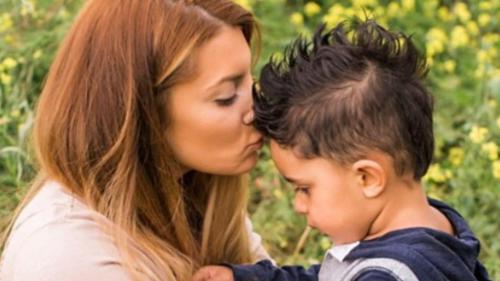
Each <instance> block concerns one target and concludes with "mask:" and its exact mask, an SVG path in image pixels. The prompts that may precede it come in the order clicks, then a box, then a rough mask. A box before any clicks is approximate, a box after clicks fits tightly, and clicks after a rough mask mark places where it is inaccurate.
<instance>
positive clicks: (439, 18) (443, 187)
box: [0, 0, 500, 280]
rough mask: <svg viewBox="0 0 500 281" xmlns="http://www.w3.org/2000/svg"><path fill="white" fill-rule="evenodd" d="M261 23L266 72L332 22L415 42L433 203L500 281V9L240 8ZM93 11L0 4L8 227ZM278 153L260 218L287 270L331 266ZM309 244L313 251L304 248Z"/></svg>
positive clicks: (366, 0) (281, 0)
mask: <svg viewBox="0 0 500 281" xmlns="http://www.w3.org/2000/svg"><path fill="white" fill-rule="evenodd" d="M237 2H239V3H241V4H242V5H244V6H246V7H247V8H249V9H251V10H252V11H253V12H254V13H255V15H256V16H257V18H258V20H259V22H260V24H261V30H262V52H261V56H260V60H259V63H258V65H257V66H256V69H255V76H256V77H257V75H258V71H259V68H260V67H261V66H262V64H263V63H265V62H266V61H267V60H268V59H269V56H270V55H273V54H274V55H276V56H280V55H282V53H281V52H282V51H283V48H284V47H285V46H286V45H287V44H288V43H290V41H291V40H292V39H293V38H295V37H296V36H298V35H302V36H309V35H310V34H311V33H312V32H313V31H314V30H315V27H316V26H317V25H318V24H320V23H321V22H326V23H327V25H330V26H332V25H334V24H336V23H338V22H340V21H342V20H344V19H346V18H349V17H352V16H361V17H364V16H365V15H368V16H370V17H373V18H375V19H376V20H377V21H379V22H380V23H381V24H383V25H384V26H386V27H388V28H390V29H392V30H399V31H404V32H405V33H409V34H412V35H413V38H414V40H415V41H416V43H417V45H418V47H419V48H420V49H421V50H422V51H423V52H425V54H426V55H427V57H428V62H429V64H430V65H431V71H430V73H429V79H428V85H429V87H430V88H431V89H432V92H433V94H434V95H435V99H436V107H435V108H436V111H435V135H436V141H437V146H436V152H435V156H436V157H435V162H434V164H433V165H432V166H431V168H430V170H429V173H428V174H427V176H426V177H425V181H426V188H427V191H428V193H429V195H431V196H433V197H436V198H439V199H442V200H445V201H447V202H449V203H450V204H451V205H453V206H454V207H455V208H457V209H458V210H459V211H460V212H461V213H462V214H463V215H464V217H465V218H466V219H468V221H469V222H470V226H471V227H472V229H473V230H474V231H475V233H476V234H477V236H478V237H479V239H480V240H481V241H482V253H481V259H482V261H483V262H484V263H485V265H486V267H487V268H488V270H489V272H490V275H491V278H492V279H493V280H500V241H499V239H498V233H500V222H499V221H497V218H498V216H499V215H500V159H499V149H498V146H499V145H500V58H499V56H500V54H499V53H500V1H497V0H495V1H479V0H470V1H465V2H460V1H453V0H440V1H438V0H426V1H416V0H401V1H383V0H353V1H345V0H338V1H333V0H321V1H315V2H308V1H299V0H288V1H286V0H239V1H237ZM80 4H81V1H74V0H73V1H72V0H25V1H21V0H3V1H1V2H0V217H1V218H2V219H4V218H6V217H8V215H9V214H10V213H11V211H12V209H13V208H14V207H15V205H16V204H17V202H18V201H19V199H20V198H21V197H22V194H23V191H24V190H25V188H26V185H27V183H28V182H29V181H30V179H31V178H32V177H33V175H34V171H35V170H36V168H35V167H34V161H33V159H32V153H30V151H29V143H28V142H29V133H30V129H31V126H32V121H33V108H34V104H35V103H36V100H37V97H38V95H39V93H40V89H41V85H42V83H43V80H44V77H45V75H46V73H47V70H48V68H49V66H50V62H51V60H52V58H53V55H54V53H55V51H56V49H57V46H58V42H60V40H61V38H62V37H63V36H64V33H65V32H66V31H67V30H68V28H69V26H70V24H71V21H72V19H73V17H74V15H75V14H76V13H77V11H78V8H79V7H80ZM292 195H293V194H292V193H291V189H290V188H287V187H286V184H285V183H284V182H283V181H282V180H281V179H280V178H279V176H278V174H277V172H276V169H275V168H274V166H273V164H272V162H271V160H270V159H269V153H268V151H267V148H265V149H264V150H263V153H262V161H260V163H259V164H258V166H257V168H256V169H255V170H254V171H253V172H252V184H251V202H250V212H251V214H252V219H253V221H254V224H255V228H256V229H257V231H258V232H260V233H261V234H262V236H263V240H264V243H265V245H266V247H267V248H268V249H269V251H270V253H271V255H272V256H273V257H274V258H275V259H276V260H277V261H278V262H280V263H292V262H294V263H304V264H310V263H315V262H318V261H321V258H322V256H323V252H324V251H325V250H326V249H328V248H329V247H330V242H329V240H328V239H327V238H326V237H323V236H321V235H320V234H319V233H317V232H316V231H314V230H313V231H310V232H309V231H308V230H307V228H306V226H305V221H304V219H303V218H301V217H299V216H297V215H295V214H294V212H293V208H292V203H291V202H292V200H291V199H292ZM301 237H302V238H304V239H302V241H303V243H299V242H297V241H299V240H301V239H300V238H301Z"/></svg>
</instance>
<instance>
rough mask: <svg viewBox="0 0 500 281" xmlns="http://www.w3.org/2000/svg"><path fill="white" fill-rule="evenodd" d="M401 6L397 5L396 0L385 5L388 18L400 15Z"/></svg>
mask: <svg viewBox="0 0 500 281" xmlns="http://www.w3.org/2000/svg"><path fill="white" fill-rule="evenodd" d="M400 10H401V7H400V6H399V4H398V2H391V3H389V5H388V6H387V16H388V17H390V18H395V17H397V16H399V15H400V12H399V11H400Z"/></svg>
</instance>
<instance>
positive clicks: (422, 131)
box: [254, 20, 434, 180]
mask: <svg viewBox="0 0 500 281" xmlns="http://www.w3.org/2000/svg"><path fill="white" fill-rule="evenodd" d="M324 30H325V27H324V26H322V27H320V28H319V29H318V31H317V32H316V33H315V34H314V35H313V39H312V41H308V40H306V39H303V38H300V39H298V40H297V41H295V42H294V43H293V44H292V45H291V46H290V47H289V48H288V49H287V51H286V52H285V58H284V59H283V60H281V61H279V60H276V59H271V61H270V62H269V63H268V64H266V65H265V66H264V68H263V69H262V72H261V76H260V91H259V92H256V93H255V94H254V100H255V115H256V119H255V126H256V127H257V128H258V129H259V130H260V131H261V132H263V133H264V135H266V136H268V137H270V138H271V139H274V140H275V141H276V142H278V143H279V144H281V145H283V146H287V147H293V148H296V149H298V151H299V152H300V153H301V154H302V155H303V156H304V157H307V158H310V157H327V158H332V159H334V160H336V161H338V162H340V163H342V164H347V163H352V162H354V161H356V160H358V159H360V158H361V157H363V156H365V153H366V152H368V151H370V150H374V149H375V150H379V151H382V152H385V153H387V154H389V155H390V156H391V157H392V158H393V160H394V167H395V170H396V172H397V173H398V174H400V175H402V174H404V173H408V172H412V173H413V177H414V178H415V179H417V180H419V179H420V178H421V177H422V176H423V175H424V174H425V173H426V171H427V169H428V167H429V165H430V163H431V161H432V155H433V150H434V136H433V128H432V108H433V100H432V96H431V95H430V93H429V92H428V91H427V89H426V87H425V86H424V83H423V79H424V78H425V76H426V74H427V66H426V63H425V58H424V57H422V56H421V55H420V53H419V52H418V50H417V49H416V47H415V46H414V45H413V43H412V42H411V39H410V37H409V36H406V35H404V34H401V33H393V32H390V31H388V30H386V29H384V28H383V27H381V26H380V25H378V24H377V23H376V22H375V21H373V20H366V21H363V22H361V21H359V20H353V21H352V22H351V23H350V24H349V26H348V25H347V24H346V23H342V24H339V25H338V26H336V27H335V28H333V29H332V30H329V31H327V32H324Z"/></svg>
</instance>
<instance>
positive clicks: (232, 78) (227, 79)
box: [207, 73, 245, 90]
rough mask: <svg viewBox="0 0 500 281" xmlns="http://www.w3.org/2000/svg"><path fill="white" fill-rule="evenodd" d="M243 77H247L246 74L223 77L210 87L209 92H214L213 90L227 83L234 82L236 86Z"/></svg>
mask: <svg viewBox="0 0 500 281" xmlns="http://www.w3.org/2000/svg"><path fill="white" fill-rule="evenodd" d="M243 77H245V73H238V74H234V75H228V76H225V77H222V78H221V79H219V80H218V81H217V82H215V83H214V84H212V85H211V86H209V87H208V88H207V90H212V89H213V88H215V87H217V86H219V85H220V84H224V83H226V82H234V83H235V84H238V83H239V82H240V81H241V80H242V79H243Z"/></svg>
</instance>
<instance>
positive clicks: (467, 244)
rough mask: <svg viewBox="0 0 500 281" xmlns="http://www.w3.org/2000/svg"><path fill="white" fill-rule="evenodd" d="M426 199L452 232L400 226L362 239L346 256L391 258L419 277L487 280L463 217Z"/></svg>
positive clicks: (473, 238)
mask: <svg viewBox="0 0 500 281" xmlns="http://www.w3.org/2000/svg"><path fill="white" fill-rule="evenodd" d="M429 203H430V204H431V205H432V206H433V207H434V208H436V209H438V210H439V211H440V212H442V213H443V214H444V215H445V216H446V217H447V218H448V220H449V221H450V223H451V224H452V226H453V229H454V231H455V235H450V234H448V233H445V232H442V231H438V230H434V229H430V228H423V227H414V228H407V229H400V230H396V231H392V232H389V233H387V234H386V235H384V236H382V237H379V238H376V239H373V240H367V241H362V242H361V243H360V244H359V245H358V247H356V248H355V249H354V250H353V251H351V252H350V253H349V255H348V256H347V257H346V260H351V261H352V260H358V259H377V258H388V259H394V260H397V261H400V262H402V263H404V264H405V265H407V266H408V267H409V268H410V269H411V270H412V271H413V272H414V273H415V275H417V276H418V278H419V279H420V280H441V279H442V280H476V279H479V280H488V279H487V274H486V273H485V272H484V274H481V272H480V269H481V268H483V267H482V265H481V264H480V263H479V261H478V255H479V249H480V244H479V240H478V239H477V238H476V237H475V236H474V234H473V232H472V231H471V229H470V228H469V226H468V225H467V222H466V221H465V219H464V218H463V217H462V216H461V215H460V214H459V213H458V212H457V211H456V210H454V209H453V208H452V207H450V206H448V205H447V204H445V203H443V202H440V201H437V200H433V199H429ZM478 272H479V273H478ZM477 274H479V275H480V276H476V275H477ZM481 275H482V276H481ZM481 277H484V278H486V279H481Z"/></svg>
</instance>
